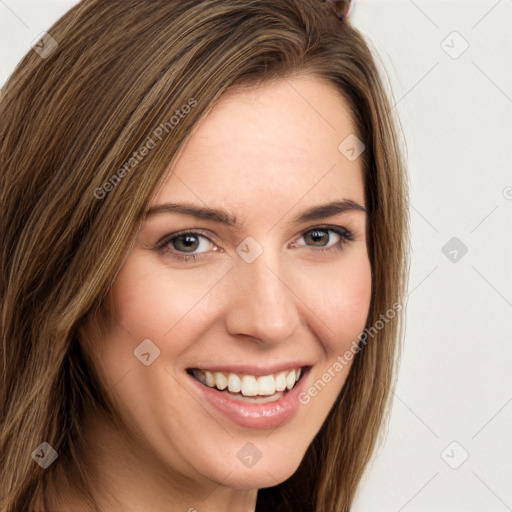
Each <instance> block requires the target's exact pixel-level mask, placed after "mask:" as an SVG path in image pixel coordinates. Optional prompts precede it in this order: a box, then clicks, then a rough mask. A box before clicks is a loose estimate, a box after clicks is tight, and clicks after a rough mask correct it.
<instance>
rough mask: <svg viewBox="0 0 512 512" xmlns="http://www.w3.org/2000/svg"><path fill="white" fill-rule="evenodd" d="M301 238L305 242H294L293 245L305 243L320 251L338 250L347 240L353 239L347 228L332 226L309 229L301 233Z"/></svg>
mask: <svg viewBox="0 0 512 512" xmlns="http://www.w3.org/2000/svg"><path fill="white" fill-rule="evenodd" d="M333 233H334V235H333ZM301 238H302V239H304V240H305V242H306V243H305V244H295V247H297V246H302V245H306V246H308V247H313V248H314V247H316V248H318V249H320V252H322V251H335V250H340V249H342V248H343V246H344V245H345V244H346V243H347V242H351V241H352V240H353V237H352V234H351V233H350V232H349V231H348V230H346V229H345V228H340V227H333V226H329V227H316V228H313V229H309V230H308V231H305V232H304V233H303V234H302V236H301Z"/></svg>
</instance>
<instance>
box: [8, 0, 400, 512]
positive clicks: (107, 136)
mask: <svg viewBox="0 0 512 512" xmlns="http://www.w3.org/2000/svg"><path fill="white" fill-rule="evenodd" d="M48 32H49V34H50V36H51V37H52V38H53V39H54V40H55V41H56V43H57V45H58V46H56V47H55V45H53V46H52V47H51V48H50V49H51V51H48V52H47V54H44V55H43V54H41V52H37V51H34V50H33V51H30V52H29V53H28V54H27V55H26V56H25V58H24V59H23V60H22V61H21V62H20V64H19V65H18V67H17V68H16V70H15V71H14V73H13V74H12V76H11V77H10V79H9V80H8V82H7V83H6V85H5V86H4V88H3V89H2V96H1V103H0V115H1V131H0V159H1V160H0V164H1V171H0V172H1V173H0V184H1V189H0V199H1V206H2V216H1V219H0V235H1V240H2V246H1V249H0V250H1V252H0V299H1V316H0V322H1V345H0V351H1V352H0V355H1V368H0V379H1V381H0V382H1V394H0V462H1V469H0V471H1V474H0V476H1V478H0V509H1V510H2V511H3V512H19V511H32V510H37V511H38V512H42V511H46V512H53V511H50V510H49V509H48V505H47V503H48V501H47V497H48V492H49V489H50V488H51V487H50V486H51V482H52V479H53V478H54V476H55V475H54V474H55V471H56V468H57V467H58V466H60V467H65V468H66V474H67V475H68V478H69V479H70V480H71V481H72V482H73V484H74V485H75V486H76V488H77V489H80V490H81V491H83V493H84V495H85V496H86V497H87V496H88V497H89V502H90V503H91V509H92V510H98V508H97V506H96V505H95V504H94V500H93V498H92V496H93V494H94V492H93V484H92V483H91V482H90V481H89V480H88V475H87V468H86V467H83V464H82V463H81V458H80V453H81V450H82V449H83V446H82V444H81V440H82V439H83V432H82V431H81V419H82V417H83V415H84V412H85V411H86V410H88V409H94V408H98V407H101V408H103V410H104V411H106V412H108V413H109V414H110V415H111V416H112V417H114V415H115V413H114V411H113V408H112V407H111V404H109V402H108V400H107V397H106V393H105V390H104V389H102V388H101V386H100V385H99V382H98V379H97V375H96V373H95V372H94V368H93V365H92V364H91V361H90V360H89V359H88V357H86V354H85V351H84V350H82V348H81V345H80V342H79V337H78V335H77V334H78V332H79V328H80V326H81V325H83V322H84V321H85V320H86V319H87V318H89V317H90V316H91V315H93V314H94V313H95V312H98V311H100V309H101V306H102V303H103V299H104V298H105V297H106V295H107V294H108V291H109V288H110V286H111V285H112V282H113V281H114V279H115V277H116V273H117V272H118V271H119V269H120V267H121V265H122V262H123V259H124V258H125V256H126V254H127V253H128V251H129V250H130V246H131V244H132V242H133V239H134V236H135V234H136V232H137V229H138V226H139V223H140V221H141V219H142V218H143V216H144V212H145V211H146V210H147V208H148V205H149V203H150V201H151V199H152V197H153V196H154V194H155V191H156V190H157V189H158V187H159V186H160V185H161V184H162V182H163V181H162V180H163V178H164V177H165V172H166V169H168V166H169V165H170V164H172V162H173V159H174V158H175V157H176V155H177V153H178V151H179V150H180V148H182V147H183V144H184V142H185V141H186V139H187V136H188V135H189V134H190V132H191V130H192V129H193V127H194V126H195V125H196V124H197V123H198V121H199V120H200V119H202V118H203V117H204V115H205V114H206V113H207V112H208V111H209V110H210V109H211V108H212V107H213V106H214V105H215V103H216V101H217V100H218V99H219V98H220V96H221V95H222V94H223V93H224V92H226V91H227V90H228V89H230V88H233V87H237V86H242V87H243V86H245V85H247V84H265V83H268V81H270V80H273V79H276V78H279V77H289V76H291V75H293V74H297V73H310V74H312V75H314V76H317V77H320V78H324V79H327V80H328V81H329V82H330V83H331V84H333V85H334V86H335V87H336V88H337V90H338V91H339V92H340V93H341V94H342V95H343V97H344V98H345V99H346V100H347V102H348V104H349V105H350V107H351V109H352V113H353V117H354V121H355V123H356V126H357V131H358V134H357V135H358V137H359V138H360V139H361V140H362V141H363V142H364V144H365V146H366V149H365V151H364V152H363V154H362V156H361V158H362V159H363V167H364V177H365V191H366V203H367V206H368V208H369V210H370V217H369V231H368V247H369V254H370V261H371V266H372V280H373V281H372V282H373V291H372V301H371V306H370V313H369V315H368V319H367V326H368V327H372V326H374V325H375V323H376V322H378V321H379V318H380V315H381V314H382V313H385V312H386V311H388V310H389V309H390V308H391V306H392V304H394V303H399V304H401V303H402V300H403V298H404V293H405V292H404V290H405V281H406V274H407V267H408V265H407V257H408V256H407V255H408V235H407V232H408V229H407V224H408V221H407V210H406V195H407V187H406V178H405V172H404V162H403V156H402V154H401V149H400V143H399V137H398V131H397V124H396V120H395V119H394V117H393V109H392V108H391V105H390V100H389V98H388V93H387V92H386V88H385V86H384V84H383V82H382V78H381V77H380V76H379V72H378V69H377V67H376V65H375V62H374V58H373V56H372V53H371V51H370V49H369V47H368V44H367V42H366V41H365V39H364V38H363V36H362V35H361V34H360V33H359V31H358V30H356V29H355V28H354V27H353V26H352V25H351V24H350V21H347V20H345V21H342V22H340V21H339V20H337V19H335V17H333V16H331V15H330V14H329V12H328V10H327V9H326V5H325V4H324V3H323V2H322V1H321V0H204V1H200V0H122V1H120V0H114V1H106V0H84V1H83V2H81V3H79V4H78V5H77V6H75V7H74V8H72V9H71V10H70V11H69V12H68V13H67V14H65V15H64V16H63V17H62V18H61V19H60V20H59V21H58V22H57V23H56V24H55V25H54V26H53V27H52V28H51V29H50V30H49V31H48ZM47 48H48V47H47ZM190 102H193V108H192V107H191V108H189V111H188V112H187V115H186V116H179V121H178V122H176V123H175V124H174V123H173V126H172V129H170V128H169V125H168V126H167V128H168V129H167V130H163V132H162V142H161V143H158V144H155V147H154V148H153V149H152V150H151V151H150V152H149V153H148V154H147V155H146V156H145V157H144V158H141V159H139V158H136V156H134V155H136V154H138V153H137V152H138V150H139V148H141V147H143V146H144V145H145V144H147V141H148V136H150V135H151V134H152V133H154V130H155V128H156V127H159V126H166V125H165V124H164V123H165V122H166V121H168V120H169V119H171V117H172V116H173V114H174V113H175V111H176V110H177V109H178V110H179V109H181V108H182V107H183V106H184V105H191V103H190ZM340 142H341V141H340ZM127 162H130V164H129V165H128V166H127ZM123 167H124V172H122V169H123ZM114 175H116V176H117V178H115V176H114ZM113 178H115V179H113ZM103 192H105V193H103ZM107 192H108V193H107ZM401 319H402V316H401V315H397V316H396V317H395V318H394V319H393V320H392V321H389V322H386V323H385V325H383V327H382V328H380V329H379V330H378V332H377V333H376V334H375V335H374V336H373V337H372V339H371V340H369V341H368V342H365V343H364V344H361V348H362V350H360V352H359V353H358V354H357V355H356V356H355V357H354V362H353V365H352V368H351V370H350V373H349V376H348V378H347V381H346V383H345V385H344V387H343V390H342V392H341V393H340V395H339V397H338V400H337V401H336V404H335V406H334V407H333V409H332V410H331V412H330V414H329V416H328V418H327V419H326V421H325V423H324V424H323V426H322V428H321V430H320V432H319V433H318V435H317V436H316V438H315V439H314V441H313V442H312V444H311V445H310V447H309V448H308V450H307V453H306V455H305V457H304V459H303V461H302V463H301V465H300V467H299V469H298V470H297V472H296V473H295V474H294V475H293V476H292V477H291V478H290V479H288V480H287V481H286V482H283V483H281V484H280V485H277V486H276V487H273V488H268V489H263V490H260V491H259V494H258V505H257V510H258V511H263V510H272V511H273V512H275V511H279V510H283V511H289V510H292V509H293V510H294V511H295V512H300V511H304V512H306V511H307V512H311V511H314V512H345V511H348V510H349V509H350V506H351V503H352V502H353V499H354V496H355V493H356V490H357V486H358V484H359V482H360V479H361V476H362V474H363V472H364V469H365V467H366V465H367V463H368V461H369V459H370V457H371V454H372V452H373V450H374V447H375V445H376V442H377V440H378V438H379V432H381V427H382V425H383V423H384V421H385V419H386V417H387V414H388V411H389V404H390V400H389V398H390V391H391V390H392V389H393V385H394V375H395V373H396V367H397V361H398V357H397V354H398V352H399V345H400V344H399V341H400V339H401V333H402V325H401V324H402V320H401ZM381 323H382V322H381ZM363 345H364V346H363ZM43 441H46V442H48V443H49V444H50V445H51V446H52V447H53V448H54V449H55V450H56V451H57V452H58V454H59V459H58V464H53V465H51V466H50V467H49V468H48V469H45V470H44V469H42V468H40V467H39V466H38V465H37V464H36V463H35V462H34V461H33V460H32V458H31V452H32V451H33V450H34V449H35V448H36V447H37V446H38V445H39V444H40V443H41V442H43Z"/></svg>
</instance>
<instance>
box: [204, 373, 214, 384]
mask: <svg viewBox="0 0 512 512" xmlns="http://www.w3.org/2000/svg"><path fill="white" fill-rule="evenodd" d="M204 374H205V378H206V385H207V386H208V387H210V388H213V387H214V386H215V377H214V376H213V373H211V372H208V371H207V372H204Z"/></svg>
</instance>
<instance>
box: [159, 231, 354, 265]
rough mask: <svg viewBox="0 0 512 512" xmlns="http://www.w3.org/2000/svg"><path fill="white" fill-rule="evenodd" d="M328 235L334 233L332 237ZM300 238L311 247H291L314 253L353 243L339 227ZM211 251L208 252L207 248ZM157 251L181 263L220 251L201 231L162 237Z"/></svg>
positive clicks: (313, 232)
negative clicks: (211, 246) (209, 247)
mask: <svg viewBox="0 0 512 512" xmlns="http://www.w3.org/2000/svg"><path fill="white" fill-rule="evenodd" d="M329 233H334V235H335V236H334V237H332V235H330V234H329ZM300 238H303V239H304V240H306V241H311V242H312V245H309V244H307V243H306V244H299V243H297V242H293V243H292V244H291V247H295V248H296V247H302V246H306V247H311V248H313V249H314V252H334V251H340V250H342V249H343V247H344V246H345V244H347V243H348V242H351V241H353V236H352V234H351V233H350V231H348V230H347V229H345V228H342V227H339V226H317V227H314V228H312V229H308V230H307V231H304V233H303V234H302V235H301V237H300ZM209 245H213V249H211V250H210V251H209V250H208V246H209ZM156 249H157V250H159V251H162V252H164V253H165V254H168V255H169V256H171V257H172V258H174V259H177V260H181V261H196V260H197V259H200V258H202V257H203V256H206V254H208V252H211V251H221V249H219V247H217V246H216V245H215V244H213V242H212V241H211V240H210V238H209V237H208V236H206V234H205V233H203V232H201V231H181V232H178V233H172V234H170V235H168V236H166V237H164V238H163V239H162V240H161V241H160V242H159V243H158V245H157V247H156Z"/></svg>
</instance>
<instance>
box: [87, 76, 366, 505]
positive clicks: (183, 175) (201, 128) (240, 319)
mask: <svg viewBox="0 0 512 512" xmlns="http://www.w3.org/2000/svg"><path fill="white" fill-rule="evenodd" d="M299 93H300V94H299ZM353 133H356V131H355V127H354V123H353V120H352V118H351V115H350V113H349V110H348V106H347V103H346V102H345V101H344V99H343V98H342V97H341V96H340V94H339V93H338V92H337V91H336V90H335V89H334V88H333V86H332V85H331V84H329V83H328V82H325V81H323V80H321V79H319V78H316V77H313V76H306V75H302V76H296V77H294V78H289V79H286V80H285V79H281V80H278V81H276V82H274V83H272V84H269V85H265V86H263V87H259V88H251V89H245V90H242V91H231V92H229V93H227V94H225V95H224V96H223V98H222V99H221V101H220V102H219V103H218V104H217V105H216V106H215V107H214V109H213V110H212V111H211V112H210V113H209V115H208V116H207V117H206V118H205V119H203V121H202V122H201V123H200V124H198V125H197V126H196V128H195V131H194V132H193V134H192V136H191V138H190V139H189V140H188V142H187V144H186V145H185V147H184V148H183V150H182V152H181V153H180V156H179V159H178V160H177V162H176V163H175V165H174V167H173V169H172V171H173V172H169V174H168V178H167V181H166V182H165V184H164V186H163V187H162V188H161V189H160V190H159V191H158V194H157V195H156V197H155V199H154V201H153V206H154V205H160V204H163V203H169V202H190V203H194V204H195V205H198V206H209V207H217V208H224V209H226V210H227V211H228V212H230V214H233V215H236V217H237V219H238V220H239V221H243V222H244V224H245V227H244V229H242V230H239V231H237V230H235V229H234V228H232V227H229V226H225V225H222V224H220V223H218V222H215V221H212V220H204V219H197V218H195V217H192V216H189V215H185V214H181V213H161V214H154V215H150V216H148V218H147V220H146V221H145V222H144V223H143V224H142V226H141V229H140V232H139V233H138V237H137V240H136V243H135V245H134V247H133V249H132V251H131V252H130V254H129V255H128V257H127V259H126V260H125V262H124V264H123V266H122V268H121V270H120V273H119V275H118V277H117V278H116V281H115V283H114V285H113V287H112V289H111V293H110V295H109V297H108V300H107V302H106V310H105V315H106V318H107V320H108V322H107V323H108V325H107V332H106V333H103V335H102V337H101V339H100V338H99V336H97V335H96V337H95V335H94V333H92V331H91V333H89V339H86V340H83V342H84V343H89V344H90V346H93V347H95V355H96V360H97V366H98V372H99V373H100V375H101V378H102V379H103V380H104V382H105V384H106V386H107V388H108V389H109V393H110V397H111V399H112V400H113V401H114V403H115V405H116V408H117V410H118V412H119V414H120V415H121V418H122V419H123V423H124V431H123V432H121V431H119V429H115V428H113V427H112V426H110V424H109V423H108V422H107V421H106V420H105V419H104V418H102V417H101V416H99V415H97V414H95V415H92V414H91V415H90V416H89V417H88V418H87V420H86V425H87V432H88V433H89V435H88V439H89V443H90V447H91V449H90V452H89V453H88V454H87V455H86V456H85V457H86V461H85V462H86V463H87V464H88V465H89V468H90V470H91V474H92V475H94V476H95V477H96V478H97V479H98V481H99V482H102V485H103V488H104V489H105V491H101V490H98V493H97V496H96V498H97V499H98V501H99V502H100V504H101V506H102V510H105V511H107V512H109V511H114V510H124V511H127V512H130V511H141V510H154V511H168V510H173V511H175V510H176V511H183V512H186V511H190V512H193V511H194V510H197V511H198V512H214V511H218V510H224V511H226V512H250V511H254V509H255V504H256V497H257V490H258V489H259V488H263V487H269V486H273V485H276V484H278V483H280V482H283V481H284V480H286V479H287V478H289V477H290V476H291V475H292V474H293V473H294V472H295V471H296V469H297V468H298V466H299V464H300V462H301V460H302V458H303V456H304V454H305V452H306V450H307V448H308V446H309V444H310V443H311V441H312V440H313V438H314V436H315V435H316V434H317V432H318V431H319V429H320V427H321V425H322V423H323V421H324V420H325V418H326V417H327V415H328V413H329V411H330V410H331V408H332V406H333V404H334V402H335V400H336V397H337V396H338V394H339V393H340V390H341V388H342V386H343V384H344V382H345V379H346V376H347V373H348V370H349V368H350V363H349V364H347V365H346V366H345V367H344V368H343V370H342V371H339V372H336V376H335V378H333V379H331V381H330V382H329V383H328V384H327V385H326V386H325V388H324V389H323V390H322V391H321V392H319V393H318V394H317V396H315V397H313V398H311V400H310V401H309V403H308V404H306V405H301V406H300V407H299V410H298V413H297V414H296V415H295V416H294V417H293V418H292V419H291V420H290V421H288V422H286V423H285V424H283V425H282V426H280V427H278V428H275V429H271V430H270V429H251V428H246V427H241V426H239V425H238V424H236V423H234V422H232V421H231V420H230V419H228V418H227V417H225V416H223V415H222V414H221V413H219V412H217V411H216V410H215V409H213V408H211V407H210V406H209V404H207V403H204V402H200V401H198V400H195V399H192V395H193V391H192V390H191V384H190V382H189V379H190V377H189V376H188V375H187V373H186V371H185V370H186V369H187V368H191V367H208V365H209V364H215V363H226V362H229V363H239V362H245V363H247V362H249V363H251V364H259V363H261V364H264V363H266V362H275V361H292V360H293V361H296V360H297V359H299V360H300V361H305V362H308V363H310V364H311V365H312V369H311V372H310V373H309V375H307V386H306V388H307V387H309V386H311V385H312V384H313V383H314V382H315V381H317V380H318V379H320V377H321V376H322V374H324V373H325V372H327V371H328V369H329V368H332V366H333V364H334V363H335V361H336V360H337V357H338V356H340V355H342V354H344V353H345V352H346V350H348V349H349V348H350V345H351V343H352V342H353V341H354V340H356V339H357V336H358V334H359V333H360V332H361V331H362V330H363V329H364V327H365V322H366V317H367V314H368V310H369V305H370V294H371V267H370V262H369V258H368V252H367V246H366V229H367V226H366V221H367V219H366V213H365V212H364V211H357V210H350V211H347V212H345V213H341V214H337V215H334V216H331V217H325V218H323V219H321V220H314V221H308V222H305V223H301V224H291V223H290V219H292V218H294V217H295V216H297V215H298V214H299V213H301V212H303V211H304V210H306V209H308V208H310V207H312V206H317V205H320V204H325V203H328V202H330V201H334V200H342V199H345V200H352V201H353V202H355V203H358V204H360V205H361V206H364V205H365V202H364V183H363V177H362V162H361V158H358V159H356V160H355V161H349V160H348V159H347V158H345V156H344V155H343V154H342V153H341V152H340V151H339V150H338V145H339V144H340V142H341V141H343V140H344V139H345V138H346V137H347V136H348V135H350V134H353ZM322 224H330V225H333V226H338V227H340V228H345V229H347V230H349V231H350V233H351V234H352V237H353V240H352V241H347V242H346V243H344V244H343V246H342V249H341V250H339V251H335V250H332V251H331V252H321V249H322V248H324V249H325V248H326V246H328V247H331V248H332V247H333V246H336V245H339V244H338V242H339V241H340V240H342V239H341V238H340V236H339V235H337V234H336V233H334V232H332V231H324V232H323V238H321V239H320V240H319V241H316V242H315V240H314V239H312V238H311V236H307V232H308V230H311V229H312V228H316V227H318V226H322ZM194 229H202V230H204V231H206V232H207V233H206V236H207V237H208V238H203V236H200V237H199V238H198V243H197V244H196V245H195V246H193V247H192V248H191V249H188V251H190V252H195V253H196V254H200V253H201V254H203V256H204V257H203V258H201V259H198V260H197V261H195V262H194V261H189V262H185V261H180V260H177V259H173V258H172V257H171V256H170V253H171V252H172V251H173V250H174V252H175V253H178V254H179V251H180V250H181V251H182V252H181V254H183V253H185V254H186V253H187V252H185V251H187V249H186V246H185V244H184V243H181V244H180V243H179V241H178V242H176V241H175V243H174V246H173V245H172V243H169V244H168V246H167V252H166V251H165V250H158V249H155V247H156V246H157V245H158V243H159V242H160V241H161V240H162V239H164V237H166V236H167V235H169V234H172V233H175V232H177V231H182V230H194ZM324 229H325V228H324ZM248 236H251V237H253V238H254V239H255V240H256V241H257V242H258V243H259V244H260V246H262V247H263V249H264V251H263V253H262V254H261V255H260V256H259V257H258V258H257V259H256V260H255V261H254V262H253V263H250V264H248V263H247V262H246V261H244V260H243V259H242V258H241V257H240V256H239V255H238V253H237V252H236V248H237V247H238V246H239V245H240V243H241V242H242V241H243V240H244V239H245V238H246V237H248ZM208 239H209V240H208ZM182 241H183V240H182ZM292 242H297V243H298V246H296V247H291V246H290V244H291V243H292ZM147 338H149V339H151V340H152V341H153V342H154V343H155V345H156V346H157V347H158V348H159V350H160V356H159V357H158V358H157V359H156V360H155V361H154V362H153V363H152V364H151V365H150V366H144V365H143V364H141V363H140V361H139V360H138V359H137V358H136V357H134V354H133V351H134V349H135V348H136V347H137V346H138V345H139V344H140V343H141V340H144V339H147ZM331 371H332V370H331ZM193 396H194V397H195V396H197V395H195V394H194V395H193ZM247 442H251V443H253V444H254V445H255V446H256V447H257V448H258V450H260V452H261V453H262V457H261V459H260V460H259V461H258V462H257V464H255V465H254V466H253V467H251V468H248V467H245V466H244V465H243V464H242V463H241V462H240V460H239V459H238V458H237V452H238V451H239V450H240V449H241V448H242V447H243V446H244V445H245V444H246V443H247ZM107 493H108V495H109V496H110V497H107Z"/></svg>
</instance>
